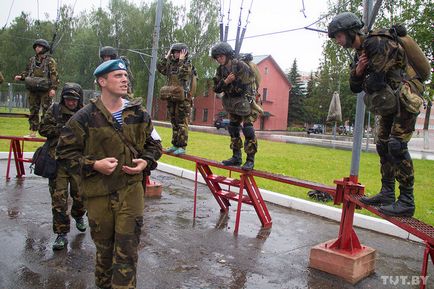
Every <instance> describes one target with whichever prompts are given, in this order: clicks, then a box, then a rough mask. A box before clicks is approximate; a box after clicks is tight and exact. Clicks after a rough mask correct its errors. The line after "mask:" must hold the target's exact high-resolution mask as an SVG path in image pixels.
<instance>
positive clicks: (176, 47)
mask: <svg viewBox="0 0 434 289" xmlns="http://www.w3.org/2000/svg"><path fill="white" fill-rule="evenodd" d="M183 49H185V50H186V51H187V54H188V46H187V44H185V43H181V42H179V43H174V44H172V46H171V47H170V53H174V52H175V51H181V50H183Z"/></svg>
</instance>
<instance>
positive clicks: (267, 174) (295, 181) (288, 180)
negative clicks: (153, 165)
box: [164, 153, 336, 196]
mask: <svg viewBox="0 0 434 289" xmlns="http://www.w3.org/2000/svg"><path fill="white" fill-rule="evenodd" d="M164 154H166V155H169V156H173V157H178V158H181V159H184V160H188V161H192V162H196V163H201V164H206V165H209V166H213V167H216V168H221V169H225V170H230V171H234V172H237V173H240V174H246V175H252V176H255V177H259V178H264V179H268V180H273V181H277V182H281V183H285V184H290V185H294V186H297V187H303V188H308V189H312V190H318V191H322V192H327V193H329V194H331V195H333V196H334V195H335V192H336V188H335V187H333V186H327V185H324V184H320V183H315V182H311V181H306V180H300V179H296V178H292V177H288V176H284V175H280V174H274V173H270V172H265V171H259V170H251V171H245V170H242V169H241V168H240V167H233V166H231V167H228V166H225V165H223V164H222V163H221V162H217V161H214V160H209V159H204V158H201V157H196V156H192V155H187V154H184V155H176V156H175V155H173V154H170V153H164Z"/></svg>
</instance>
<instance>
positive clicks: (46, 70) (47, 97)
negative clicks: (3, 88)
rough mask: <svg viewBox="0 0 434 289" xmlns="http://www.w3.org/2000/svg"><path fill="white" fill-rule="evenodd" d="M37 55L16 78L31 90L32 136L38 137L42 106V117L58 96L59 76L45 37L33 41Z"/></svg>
mask: <svg viewBox="0 0 434 289" xmlns="http://www.w3.org/2000/svg"><path fill="white" fill-rule="evenodd" d="M33 49H34V50H35V53H36V55H35V56H33V57H31V58H30V59H29V62H28V64H27V68H26V70H25V71H23V72H22V73H21V74H20V75H16V76H15V80H21V81H25V83H26V88H27V90H28V91H29V105H30V116H29V124H30V134H29V136H30V137H36V132H37V131H38V129H39V122H40V121H39V110H40V107H41V106H42V118H43V117H44V115H45V112H46V111H47V110H48V108H49V107H50V106H51V103H52V102H53V98H54V97H55V96H56V90H57V86H58V85H59V77H58V73H57V65H56V61H55V60H54V58H53V57H52V56H51V55H50V54H49V52H50V44H49V43H48V41H47V40H45V39H37V40H36V41H35V42H34V43H33Z"/></svg>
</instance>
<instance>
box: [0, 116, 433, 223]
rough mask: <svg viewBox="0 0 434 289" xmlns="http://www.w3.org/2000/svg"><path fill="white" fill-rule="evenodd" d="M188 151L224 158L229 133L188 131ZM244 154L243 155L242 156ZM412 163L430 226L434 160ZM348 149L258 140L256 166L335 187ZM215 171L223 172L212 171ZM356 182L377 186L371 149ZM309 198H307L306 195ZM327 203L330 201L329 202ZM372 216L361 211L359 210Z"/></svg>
mask: <svg viewBox="0 0 434 289" xmlns="http://www.w3.org/2000/svg"><path fill="white" fill-rule="evenodd" d="M157 130H158V132H159V134H160V135H161V137H162V139H163V147H168V146H170V145H171V144H170V141H171V129H169V128H164V127H157ZM27 132H28V123H27V119H23V118H0V135H24V134H26V133H27ZM40 145H41V144H40V143H26V148H25V151H34V149H36V148H37V147H38V146H40ZM8 149H9V143H8V142H7V141H1V140H0V151H7V150H8ZM187 152H188V154H191V155H195V156H199V157H203V158H208V159H212V160H218V161H220V160H223V159H226V158H229V157H230V156H231V150H230V149H229V136H223V135H215V134H208V133H202V132H190V133H189V144H188V148H187ZM244 158H245V155H244ZM161 161H162V162H164V163H168V164H171V165H175V166H179V167H182V168H186V169H189V170H194V163H192V162H189V161H185V160H182V159H178V158H175V157H171V156H165V155H164V156H163V157H162V158H161ZM413 162H414V167H415V179H416V181H415V199H416V214H415V217H416V218H418V219H420V220H422V221H424V222H426V223H429V224H432V225H434V186H433V180H434V178H433V172H434V162H433V161H427V160H414V161H413ZM350 165H351V151H345V150H338V149H330V148H321V147H315V146H308V145H298V144H289V143H280V142H272V141H266V140H259V151H258V153H257V155H256V161H255V168H257V169H259V170H263V171H269V172H273V173H278V174H283V175H287V176H291V177H295V178H299V179H304V180H309V181H315V182H319V183H323V184H327V185H331V186H334V184H333V180H335V179H340V178H342V177H346V176H348V175H349V171H350ZM214 170H215V171H216V172H217V173H219V174H222V175H224V174H227V171H224V170H217V169H214ZM256 181H257V183H258V186H260V187H261V188H264V189H267V190H271V191H275V192H279V193H282V194H286V195H289V196H293V197H298V198H302V199H309V197H308V196H307V192H308V190H307V189H304V188H299V187H294V186H290V185H287V184H283V183H278V182H274V181H269V180H265V179H260V178H258V179H257V180H256ZM359 181H360V182H361V183H362V184H363V185H365V186H366V193H368V194H375V193H377V192H378V191H379V190H380V188H381V182H380V165H379V158H378V156H377V155H376V154H373V153H362V156H361V163H360V172H359ZM309 200H310V199H309ZM328 204H330V205H331V202H329V203H328ZM358 212H361V213H363V214H367V215H372V214H371V213H370V212H368V211H366V210H361V211H358Z"/></svg>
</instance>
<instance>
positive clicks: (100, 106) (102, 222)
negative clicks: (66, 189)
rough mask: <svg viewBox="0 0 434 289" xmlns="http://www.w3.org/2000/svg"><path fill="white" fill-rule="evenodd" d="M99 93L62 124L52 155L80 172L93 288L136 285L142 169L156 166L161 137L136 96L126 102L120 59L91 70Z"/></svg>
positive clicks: (125, 75) (124, 73) (67, 166)
mask: <svg viewBox="0 0 434 289" xmlns="http://www.w3.org/2000/svg"><path fill="white" fill-rule="evenodd" d="M94 75H95V77H96V81H97V84H98V86H99V87H100V88H101V96H100V97H98V98H96V99H93V100H91V102H90V103H89V104H88V105H87V106H85V107H84V108H83V109H82V110H80V111H79V112H77V113H76V114H75V115H74V116H73V117H72V118H71V119H70V120H69V122H68V123H67V124H66V125H65V127H64V128H63V130H62V133H61V136H60V139H59V143H58V145H57V159H58V160H59V162H60V164H61V165H62V166H65V167H66V168H68V169H69V170H70V171H74V170H75V171H78V172H79V173H80V175H81V176H82V180H81V189H82V194H83V200H84V204H85V207H86V209H87V212H88V219H89V226H90V229H91V236H92V239H93V241H94V243H95V246H96V264H95V284H96V286H97V287H98V288H113V289H121V288H122V289H126V288H128V289H130V288H136V283H137V282H136V271H137V270H136V268H137V258H138V253H137V250H138V245H139V242H140V233H141V228H142V225H143V210H144V200H143V197H144V192H143V186H142V181H143V172H144V171H149V170H152V169H155V168H156V166H157V160H158V159H159V158H160V157H161V154H162V147H161V139H160V137H159V135H158V133H157V132H156V131H155V130H154V128H153V125H152V121H151V118H150V116H149V114H148V113H147V112H146V110H145V109H144V108H143V107H142V105H141V99H134V100H131V101H129V100H127V99H124V98H123V97H125V96H126V94H127V90H128V74H127V70H126V66H125V63H124V62H123V61H122V60H120V59H115V60H109V61H106V62H103V63H101V64H100V65H99V66H98V67H97V68H96V69H95V72H94Z"/></svg>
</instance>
